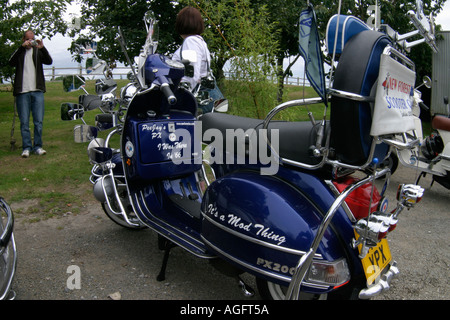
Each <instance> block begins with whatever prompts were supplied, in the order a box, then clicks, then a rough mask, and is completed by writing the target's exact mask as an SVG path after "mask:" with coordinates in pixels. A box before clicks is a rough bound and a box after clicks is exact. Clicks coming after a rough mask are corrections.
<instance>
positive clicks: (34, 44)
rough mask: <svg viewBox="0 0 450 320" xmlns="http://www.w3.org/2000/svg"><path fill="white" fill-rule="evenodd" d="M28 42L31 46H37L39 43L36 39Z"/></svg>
mask: <svg viewBox="0 0 450 320" xmlns="http://www.w3.org/2000/svg"><path fill="white" fill-rule="evenodd" d="M30 44H31V46H32V47H37V46H38V44H39V43H38V42H37V41H36V40H31V41H30Z"/></svg>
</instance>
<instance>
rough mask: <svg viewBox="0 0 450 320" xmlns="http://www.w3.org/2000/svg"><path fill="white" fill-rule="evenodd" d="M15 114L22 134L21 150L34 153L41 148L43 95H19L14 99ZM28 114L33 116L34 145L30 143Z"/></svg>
mask: <svg viewBox="0 0 450 320" xmlns="http://www.w3.org/2000/svg"><path fill="white" fill-rule="evenodd" d="M16 106H17V114H18V115H19V120H20V133H21V134H22V149H23V150H26V149H28V150H30V151H32V150H33V151H34V150H36V149H37V148H42V124H43V122H44V93H43V92H42V91H33V92H26V93H21V94H19V95H18V96H17V97H16ZM30 114H31V115H32V116H33V124H34V144H32V142H31V133H30Z"/></svg>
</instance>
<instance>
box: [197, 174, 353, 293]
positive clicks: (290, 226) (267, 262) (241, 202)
mask: <svg viewBox="0 0 450 320" xmlns="http://www.w3.org/2000/svg"><path fill="white" fill-rule="evenodd" d="M323 188H325V187H324V186H323ZM324 191H325V190H315V192H317V193H319V194H320V192H324ZM326 192H329V191H326ZM202 214H203V222H202V237H203V239H204V241H205V243H206V244H207V245H208V246H209V247H210V248H211V250H213V251H215V252H217V254H218V255H221V256H222V257H224V258H225V259H227V260H229V261H230V262H232V263H235V264H237V265H239V266H240V267H243V268H244V269H246V270H247V271H250V272H252V273H257V274H259V275H260V276H262V277H265V278H267V279H269V280H270V281H272V282H278V283H280V284H282V285H287V284H288V283H289V282H290V279H291V276H292V274H293V272H294V271H295V266H296V265H297V263H298V261H299V259H300V257H301V256H302V255H303V254H305V252H307V251H308V250H309V248H310V246H311V243H312V242H313V239H314V236H315V234H316V231H317V228H318V226H319V225H320V223H321V221H322V219H323V215H324V213H323V212H322V211H321V210H320V209H319V208H318V207H317V206H316V205H315V204H314V203H313V201H312V200H311V199H310V198H309V197H308V195H307V194H305V193H303V192H302V191H301V190H300V189H299V188H297V187H295V186H293V185H291V184H289V183H288V182H286V181H285V180H281V179H280V178H278V177H276V176H263V175H259V173H256V172H250V171H247V172H236V173H232V174H229V175H226V176H225V177H223V178H220V179H218V180H216V181H214V182H213V183H212V184H211V185H210V186H209V188H208V189H207V191H206V193H205V197H204V199H203V203H202ZM343 251H344V250H343V249H342V246H341V245H340V243H339V240H338V237H337V236H336V235H335V233H334V231H333V230H332V229H331V228H329V229H328V230H327V231H326V232H325V235H324V238H323V240H322V243H321V245H320V246H319V248H318V250H317V254H316V255H315V257H314V259H315V260H317V261H320V260H326V261H335V260H338V259H341V258H342V257H345V253H344V252H343ZM306 285H308V284H307V283H306ZM310 286H311V287H316V288H317V286H314V285H312V284H310Z"/></svg>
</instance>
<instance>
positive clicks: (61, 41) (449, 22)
mask: <svg viewBox="0 0 450 320" xmlns="http://www.w3.org/2000/svg"><path fill="white" fill-rule="evenodd" d="M78 12H79V11H78V9H77V7H76V6H72V7H70V8H69V10H68V12H67V13H66V14H67V17H69V16H70V14H75V15H77V14H78ZM435 23H436V24H440V25H441V26H442V30H445V31H450V1H446V2H445V4H444V8H443V10H442V11H441V13H440V14H439V15H438V16H437V17H436V20H435ZM71 41H72V40H71V38H69V37H63V36H62V35H60V34H58V35H56V36H54V37H53V38H52V39H51V40H48V39H44V45H45V46H46V48H47V49H48V50H49V52H50V54H51V56H52V58H53V65H52V66H54V67H55V68H61V67H77V66H78V63H76V62H73V61H72V57H71V54H70V52H69V51H68V50H67V48H69V47H70V44H71ZM302 66H303V59H299V61H298V62H297V63H296V65H295V66H294V68H293V76H294V77H303V67H302Z"/></svg>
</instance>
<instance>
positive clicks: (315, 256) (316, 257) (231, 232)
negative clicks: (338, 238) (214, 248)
mask: <svg viewBox="0 0 450 320" xmlns="http://www.w3.org/2000/svg"><path fill="white" fill-rule="evenodd" d="M202 215H203V217H204V218H205V219H206V220H208V221H209V222H211V223H212V224H213V225H214V226H216V227H218V228H219V229H222V230H223V231H225V232H228V233H229V234H231V235H233V236H236V237H238V238H241V239H244V240H247V241H250V242H253V243H255V244H258V245H261V246H264V247H267V248H270V249H273V250H278V251H282V252H286V253H290V254H295V255H299V256H302V255H304V254H305V253H306V251H300V250H295V249H290V248H286V247H281V246H277V245H276V244H272V243H268V242H265V241H262V240H259V239H255V238H253V237H251V236H247V235H245V234H242V233H240V232H237V231H235V230H233V229H230V228H228V227H225V226H223V225H222V224H220V223H219V222H217V221H215V220H213V219H212V218H211V217H209V216H207V215H206V214H205V213H203V212H202ZM314 258H315V259H319V260H323V257H322V255H321V254H318V253H316V254H315V255H314Z"/></svg>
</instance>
